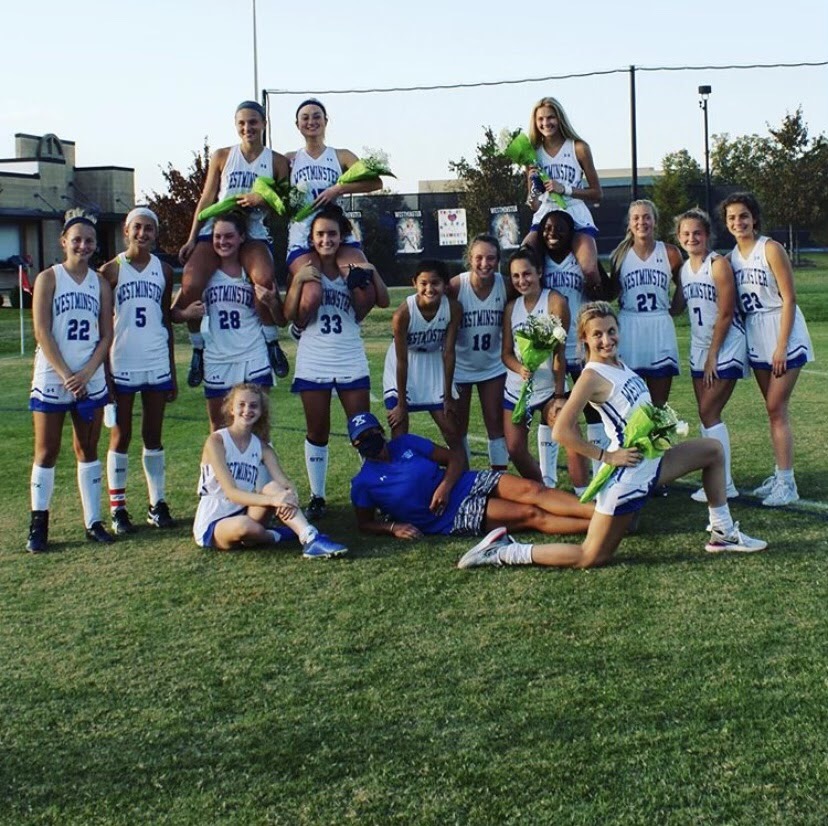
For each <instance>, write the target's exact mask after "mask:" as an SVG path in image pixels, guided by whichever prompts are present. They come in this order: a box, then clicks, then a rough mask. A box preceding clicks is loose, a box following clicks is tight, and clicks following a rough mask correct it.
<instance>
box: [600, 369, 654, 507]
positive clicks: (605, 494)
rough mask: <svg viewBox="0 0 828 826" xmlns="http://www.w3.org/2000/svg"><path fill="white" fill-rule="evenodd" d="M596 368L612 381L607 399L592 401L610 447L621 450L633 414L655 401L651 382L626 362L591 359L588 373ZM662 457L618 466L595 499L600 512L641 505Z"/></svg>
mask: <svg viewBox="0 0 828 826" xmlns="http://www.w3.org/2000/svg"><path fill="white" fill-rule="evenodd" d="M587 370H594V371H595V372H596V373H598V375H599V376H601V377H602V378H604V379H606V380H607V381H608V382H609V383H610V384H611V385H612V389H611V390H610V394H609V397H608V398H607V400H606V401H605V402H602V403H601V404H596V403H595V402H590V405H591V406H592V407H593V408H594V409H595V410H597V411H598V413H599V415H600V416H601V422H602V424H603V425H604V431H605V432H606V434H607V437H608V438H609V441H610V443H609V447H607V448H606V450H610V451H612V450H618V448H619V447H622V446H623V444H624V428H625V427H626V426H627V422H628V421H629V420H630V416H632V414H633V413H634V412H635V411H636V410H638V408H639V407H641V406H642V405H644V404H652V399H651V398H650V391H649V390H648V389H647V384H646V382H645V381H644V379H642V378H641V377H640V376H639V375H638V374H637V373H634V372H633V371H632V370H630V368H629V367H627V365H626V364H623V363H621V364H619V365H618V366H613V365H610V364H601V363H600V362H595V361H588V362H587V363H586V364H585V365H584V373H586V371H587ZM660 464H661V459H660V458H657V459H642V460H641V461H640V462H639V463H638V464H637V465H635V467H616V468H615V469H614V470H613V472H612V476H611V477H610V482H609V484H608V485H606V486H605V487H604V488H603V489H602V490H601V491H600V492H599V493H598V498H597V500H596V502H595V509H596V511H598V513H603V514H608V515H613V514H623V513H629V512H631V511H634V510H638V509H639V508H641V506H642V504H643V501H644V499H645V498H646V497H647V495H648V494H649V493H650V492H651V491H652V489H653V487H654V485H655V483H656V479H657V475H658V468H659V465H660Z"/></svg>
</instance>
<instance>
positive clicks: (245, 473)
mask: <svg viewBox="0 0 828 826" xmlns="http://www.w3.org/2000/svg"><path fill="white" fill-rule="evenodd" d="M223 411H224V416H225V421H226V422H227V426H226V427H223V428H221V429H220V430H217V431H216V432H215V433H211V434H210V436H209V437H208V439H207V442H206V443H205V445H204V450H203V451H202V454H201V479H200V481H199V485H198V495H199V502H198V510H197V511H196V517H195V522H194V523H193V535H194V536H195V540H196V542H197V543H198V544H199V545H200V546H201V547H202V548H210V547H212V548H219V549H220V550H229V549H230V548H237V547H239V546H245V547H249V546H251V545H275V544H276V543H277V542H279V541H280V539H281V534H280V533H279V532H278V531H275V530H268V529H267V528H265V522H267V521H268V519H269V518H270V516H271V514H273V513H275V514H276V516H277V517H278V518H279V519H281V520H282V522H284V523H285V525H287V526H288V527H289V528H291V530H293V532H294V533H295V534H296V535H297V536H298V537H299V541H300V542H301V543H302V556H304V557H305V558H307V559H327V558H329V557H334V556H342V555H343V554H345V553H347V552H348V549H347V548H346V547H345V545H340V544H339V543H338V542H333V541H332V540H330V539H329V538H328V537H327V536H324V535H322V534H320V533H319V532H318V531H317V530H316V528H315V527H314V526H313V525H311V524H309V523H308V520H307V519H306V518H305V516H304V514H303V513H302V511H301V510H299V500H298V498H297V495H296V488H295V487H294V486H293V485H292V484H291V483H290V481H289V480H288V478H287V477H286V476H285V474H284V471H283V470H282V468H281V466H280V465H279V460H278V459H277V458H276V454H275V453H274V452H273V448H271V447H270V445H269V444H267V438H268V434H269V433H270V410H269V405H268V398H267V394H266V392H265V390H264V389H263V388H262V387H261V386H260V385H258V384H250V383H248V384H237V385H236V386H235V387H233V388H232V389H231V390H230V392H229V393H228V394H227V397H226V398H225V401H224V407H223ZM262 465H264V467H265V469H266V470H267V472H268V473H269V474H270V479H271V481H269V482H267V483H266V484H265V485H264V486H263V487H262V489H261V491H259V492H257V491H256V485H257V482H258V480H259V472H260V469H261V467H262Z"/></svg>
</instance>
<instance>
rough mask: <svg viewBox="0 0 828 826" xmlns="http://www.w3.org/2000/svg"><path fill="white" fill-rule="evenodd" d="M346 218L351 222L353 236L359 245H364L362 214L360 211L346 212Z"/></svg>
mask: <svg viewBox="0 0 828 826" xmlns="http://www.w3.org/2000/svg"><path fill="white" fill-rule="evenodd" d="M345 217H346V218H347V219H348V220H349V221H350V222H351V235H353V236H354V240H355V241H356V242H357V243H358V244H361V243H362V213H361V212H360V211H358V210H355V211H353V212H346V213H345Z"/></svg>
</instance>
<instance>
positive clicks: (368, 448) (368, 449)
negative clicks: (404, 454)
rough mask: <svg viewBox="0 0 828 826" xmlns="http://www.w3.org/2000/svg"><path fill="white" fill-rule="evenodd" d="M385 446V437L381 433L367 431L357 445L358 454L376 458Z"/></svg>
mask: <svg viewBox="0 0 828 826" xmlns="http://www.w3.org/2000/svg"><path fill="white" fill-rule="evenodd" d="M383 447H385V439H384V438H383V435H382V433H369V434H368V435H367V436H364V437H363V438H362V439H361V440H360V443H359V444H358V445H357V450H358V451H359V455H360V456H362V457H364V458H365V459H376V458H377V456H379V455H380V453H382V449H383Z"/></svg>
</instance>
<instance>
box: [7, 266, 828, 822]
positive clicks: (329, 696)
mask: <svg viewBox="0 0 828 826" xmlns="http://www.w3.org/2000/svg"><path fill="white" fill-rule="evenodd" d="M821 263H822V266H821V267H820V268H814V269H813V270H811V269H807V270H806V269H803V270H798V271H797V274H796V276H797V285H798V289H799V297H800V302H801V303H802V306H803V311H804V312H805V315H806V317H807V318H808V319H809V322H810V329H811V333H812V336H813V338H814V343H815V346H816V350H817V354H818V356H823V354H824V353H826V352H828V349H826V344H828V341H827V340H828V323H826V322H828V319H826V318H825V317H824V316H820V313H825V312H826V311H825V310H824V309H823V307H824V306H825V304H826V301H825V288H824V286H823V282H824V278H825V275H826V272H828V268H827V267H826V266H825V264H826V263H828V262H826V261H824V260H823V261H822V262H821ZM403 293H404V291H395V297H394V300H393V301H392V304H394V305H396V303H398V300H399V299H400V296H401V295H402V294H403ZM389 319H390V310H388V311H383V312H377V313H375V314H373V315H372V317H371V318H370V322H369V323H367V324H366V338H367V345H368V350H369V353H370V355H371V365H372V372H373V379H374V386H375V388H378V387H379V386H380V375H381V366H382V356H383V355H384V352H385V348H386V346H387V342H388V340H389V332H388V331H389V325H388V322H389ZM27 323H28V322H27ZM16 325H17V315H16V313H12V312H11V311H9V310H6V309H4V310H0V352H3V353H5V354H6V357H5V358H4V359H3V360H2V362H1V363H2V370H3V388H2V395H0V408H2V417H0V438H2V443H3V445H4V450H3V451H2V453H1V454H0V476H2V478H3V479H4V482H3V488H2V489H3V494H4V495H3V497H2V501H0V518H2V523H3V525H4V528H5V530H4V531H3V533H2V540H0V605H1V606H2V615H1V616H2V624H0V662H2V664H3V666H2V668H0V822H2V823H4V824H5V823H8V824H17V823H43V824H46V823H48V824H135V823H152V824H156V823H159V824H203V823H233V824H263V823H271V824H340V823H346V824H347V823H359V824H390V823H400V824H440V826H442V825H443V824H603V823H612V824H650V823H670V824H673V823H675V824H688V823H698V824H708V823H717V824H718V823H721V824H760V823H761V824H786V825H787V824H811V823H813V824H819V823H824V822H826V820H828V802H826V798H825V793H824V789H825V788H826V784H828V758H827V757H826V746H825V732H826V711H825V709H826V708H828V684H827V683H826V673H828V655H826V645H825V639H826V634H827V632H828V620H826V610H825V595H826V581H828V562H827V561H826V560H828V555H826V551H828V533H827V532H826V523H825V519H824V517H823V515H822V513H821V512H819V511H818V510H817V509H816V508H812V509H809V508H802V509H800V510H793V509H790V510H786V511H785V512H781V513H780V512H769V511H767V510H764V509H762V508H759V507H756V506H755V503H752V502H750V501H747V500H746V501H744V502H742V501H739V502H737V503H736V504H735V505H734V512H735V514H736V516H737V518H739V519H740V520H741V521H742V523H743V524H744V526H745V528H746V529H747V530H748V531H749V532H750V533H753V534H755V535H758V536H762V537H764V538H767V539H768V540H769V541H770V543H771V547H770V549H769V550H768V552H767V553H764V554H759V555H756V556H752V557H744V558H718V557H709V556H708V555H706V554H705V553H704V551H703V543H704V537H705V534H704V532H703V527H704V520H705V516H706V511H705V509H704V508H703V507H702V506H699V505H695V504H694V503H692V502H690V501H689V499H688V498H687V493H688V492H689V490H690V489H691V487H690V485H687V486H685V487H678V486H676V487H675V488H674V489H673V491H672V492H671V494H670V496H668V497H667V498H665V499H660V500H658V501H654V502H652V503H650V504H649V505H648V507H647V509H646V510H645V511H644V514H643V518H642V520H641V528H640V533H639V534H638V535H637V536H634V537H630V538H629V539H627V540H625V541H624V543H623V545H622V548H621V551H620V553H619V554H618V557H617V561H616V562H615V563H614V564H613V565H611V566H609V567H608V568H606V569H603V570H598V571H588V572H567V571H564V572H550V571H543V570H539V569H532V568H524V569H509V570H491V569H485V570H480V571H472V572H464V573H462V574H461V573H460V572H458V571H456V570H455V569H454V568H453V566H454V563H455V562H456V560H457V558H458V557H459V556H460V554H461V553H462V551H463V550H465V548H466V547H467V546H468V542H466V541H460V540H451V539H446V538H442V537H441V538H438V539H436V540H435V539H432V540H429V541H427V542H420V543H415V544H406V543H400V542H393V541H390V540H387V539H380V538H371V537H361V536H359V535H358V534H356V532H355V531H354V527H353V520H352V517H351V513H350V507H349V504H348V493H347V490H348V487H347V483H348V479H349V478H350V476H351V475H352V474H353V473H354V472H355V471H356V469H357V467H358V461H357V456H356V454H355V453H354V452H353V451H352V450H350V448H349V447H348V445H347V442H346V439H345V435H344V434H345V428H344V417H343V416H342V414H341V411H339V410H336V412H335V415H334V419H333V430H334V436H333V438H332V451H331V469H330V479H329V492H330V503H331V508H332V509H331V512H330V515H329V516H328V517H327V518H326V520H325V522H324V523H323V524H324V526H325V528H326V530H329V531H330V533H332V534H333V535H334V536H336V537H337V538H342V539H345V540H346V541H347V542H348V543H349V544H350V545H351V548H352V553H351V555H350V556H349V557H348V558H346V559H345V560H341V561H337V562H333V563H330V564H328V563H317V564H314V563H309V562H305V561H303V560H301V559H300V558H299V556H298V553H297V550H296V546H293V547H290V548H288V547H286V548H284V549H279V550H277V551H270V552H266V551H250V552H244V553H232V554H222V553H216V552H210V551H202V550H199V549H197V548H196V547H195V545H194V543H193V541H192V538H191V535H190V532H189V520H190V519H191V517H192V514H193V512H194V510H195V504H196V499H195V485H196V480H197V472H198V468H197V463H198V456H199V451H200V447H201V444H202V442H203V439H204V437H205V436H206V433H207V424H206V414H205V411H204V403H203V400H202V398H201V395H200V393H198V392H194V391H190V390H188V389H187V388H183V389H182V393H181V398H180V399H179V401H178V402H177V403H176V404H175V405H174V406H173V407H171V408H170V412H169V415H168V418H167V423H166V426H165V444H166V449H167V457H168V476H169V480H168V488H169V496H168V498H169V501H170V505H171V508H172V510H173V514H174V515H175V516H177V517H179V518H180V520H181V521H180V527H178V528H176V529H175V530H174V531H172V532H170V533H167V534H163V535H159V534H158V533H153V532H151V531H150V530H149V529H144V530H142V531H141V532H140V533H139V534H138V535H136V536H135V537H132V538H130V539H128V540H126V541H119V542H118V543H117V545H115V546H114V547H113V548H106V549H103V548H98V547H94V546H90V545H86V544H85V543H84V542H83V541H82V526H81V524H80V518H79V515H78V514H79V504H78V501H77V492H76V488H75V481H74V462H73V460H72V456H71V442H70V434H69V432H68V430H67V432H66V433H65V440H64V441H65V443H64V449H63V453H62V456H61V459H60V461H59V464H58V472H57V486H56V492H55V497H54V504H53V511H52V524H53V529H52V539H53V541H54V543H55V548H56V551H57V552H56V553H53V554H49V555H46V556H43V557H32V556H30V555H28V554H25V553H23V552H22V547H23V543H24V541H25V532H26V527H27V519H28V509H29V503H28V475H29V470H30V466H31V424H30V416H29V414H28V413H27V411H26V391H27V386H28V381H29V376H30V371H31V358H30V355H29V356H28V357H26V358H19V357H15V356H14V355H12V354H13V353H14V352H15V347H16V343H15V342H16V334H17V326H16ZM679 335H680V339H681V344H682V349H683V352H686V347H687V329H686V327H680V330H679ZM285 346H286V349H287V351H288V354H289V356H290V357H291V360H293V356H294V345H293V344H292V342H288V343H286V345H285ZM29 352H31V351H29ZM187 356H188V352H187V351H186V348H184V347H182V348H181V349H180V350H179V375H180V376H181V378H182V381H183V376H184V366H185V362H186V359H187ZM826 383H828V376H826V370H825V368H824V366H823V363H822V362H821V361H818V362H816V363H815V364H813V365H809V366H808V368H806V370H804V371H803V375H802V377H801V379H800V382H799V385H798V386H797V389H796V392H795V395H794V399H793V419H794V422H795V435H796V440H797V441H796V445H797V460H796V467H797V480H798V482H799V487H800V492H801V494H802V495H803V496H804V497H806V498H807V499H809V500H814V501H816V502H822V503H825V502H828V481H827V480H826V479H827V477H828V474H827V473H826V470H828V467H827V465H828V461H826V455H825V447H824V445H825V437H826V433H828V419H827V418H826V415H825V412H824V410H825V408H824V401H823V400H824V397H825V388H826ZM375 393H376V390H375ZM273 399H274V408H275V428H274V441H275V444H276V447H277V450H278V452H279V453H280V455H281V458H282V460H283V463H284V465H285V467H286V469H287V470H288V472H289V473H290V474H291V475H292V476H293V477H294V478H296V479H297V480H298V481H299V483H300V489H301V490H302V491H303V496H304V495H306V494H307V488H306V482H305V474H304V461H303V457H302V437H303V433H304V428H303V420H302V415H301V410H300V406H299V404H298V401H297V400H296V399H295V398H294V397H293V396H291V394H290V393H288V392H287V383H283V384H282V385H280V386H279V387H278V388H277V389H276V390H275V391H274V394H273ZM673 401H674V404H675V406H676V408H677V409H679V410H680V411H681V412H682V413H684V414H685V415H686V416H687V417H688V418H690V419H691V420H692V419H693V418H694V417H693V416H692V415H691V414H692V412H693V410H694V405H693V402H692V392H691V390H690V387H689V381H688V380H687V378H686V377H682V378H681V379H679V380H678V381H677V382H676V384H675V386H674V392H673ZM375 412H377V413H379V412H380V405H379V404H376V405H375ZM726 418H727V420H728V422H729V424H730V426H731V432H732V433H733V443H734V474H735V478H736V481H737V484H738V485H739V486H740V487H742V488H745V489H746V488H750V487H751V486H752V485H754V484H756V483H758V482H759V481H761V479H762V478H763V477H764V476H765V475H766V474H767V472H768V471H769V470H770V467H771V465H772V459H771V452H770V446H769V440H768V435H767V424H766V419H765V416H764V412H763V408H762V406H761V404H760V400H759V394H758V390H757V388H756V386H755V384H754V383H753V382H752V380H751V381H745V382H741V383H740V386H739V387H738V389H737V391H736V393H735V394H734V398H733V400H732V401H731V403H730V405H729V406H728V409H727V411H726ZM413 422H414V426H415V428H417V429H418V430H419V431H420V432H424V433H426V434H429V435H435V436H436V430H435V429H434V428H433V426H432V425H431V423H430V420H429V419H423V418H422V417H421V416H420V417H416V418H415V419H414V420H413ZM473 431H474V432H476V433H478V434H479V433H481V432H482V426H481V424H480V421H479V417H477V415H476V417H475V421H474V424H473ZM473 446H474V447H476V448H477V449H478V450H479V451H480V455H478V456H477V459H476V464H477V465H478V466H482V465H483V461H484V459H483V456H482V452H483V451H484V450H485V442H483V441H478V442H473ZM104 449H105V448H104V445H103V443H102V453H103V450H104ZM130 453H131V457H132V465H131V473H130V479H131V482H130V488H129V494H130V500H131V508H132V511H133V514H135V515H138V514H140V513H141V510H142V506H143V500H144V496H145V494H144V484H143V479H142V476H141V473H140V459H139V446H138V445H137V444H134V445H133V448H132V450H131V451H130ZM564 476H565V474H564Z"/></svg>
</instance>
